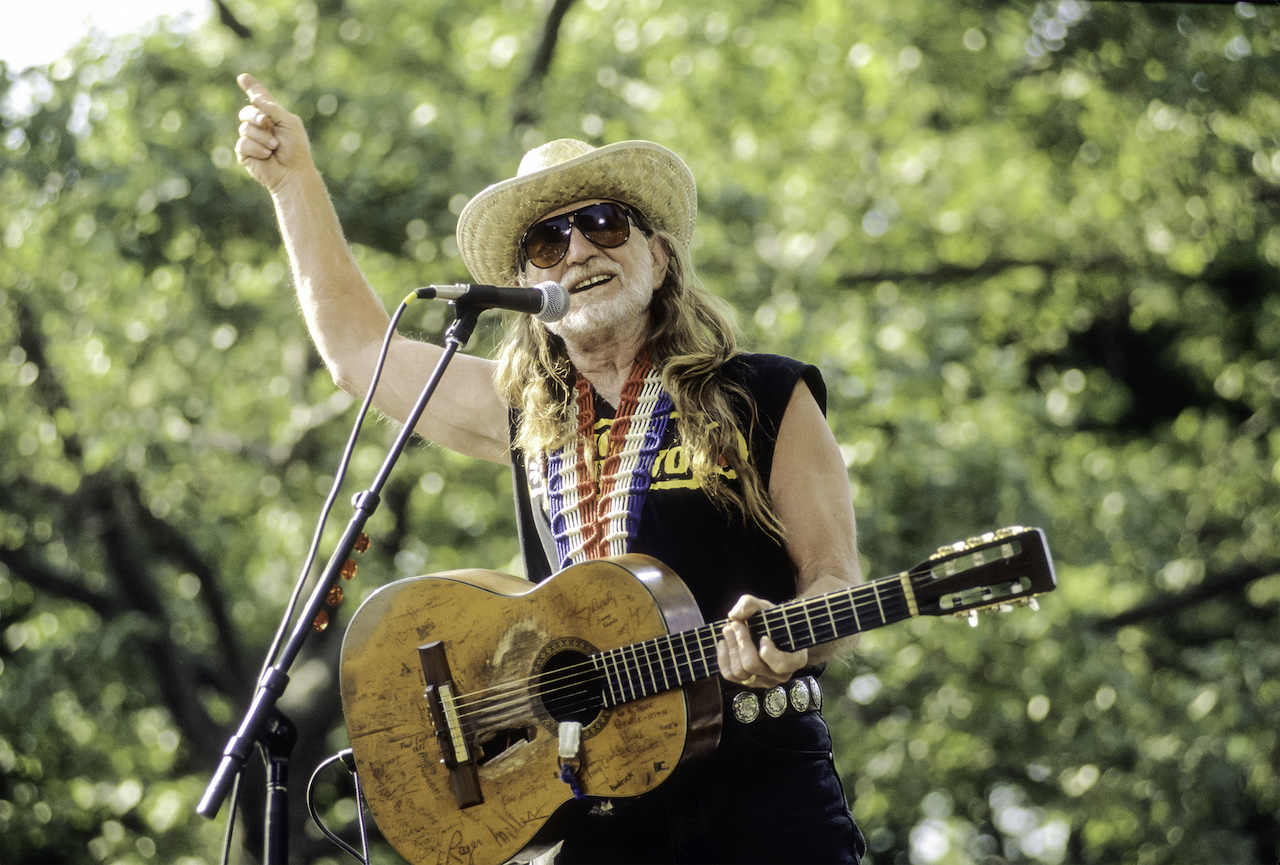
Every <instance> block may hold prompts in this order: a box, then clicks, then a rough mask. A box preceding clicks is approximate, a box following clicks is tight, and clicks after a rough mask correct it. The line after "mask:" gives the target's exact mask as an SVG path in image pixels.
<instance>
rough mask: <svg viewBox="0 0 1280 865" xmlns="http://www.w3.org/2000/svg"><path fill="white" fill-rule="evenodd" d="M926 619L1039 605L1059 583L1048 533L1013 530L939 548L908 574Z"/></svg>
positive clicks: (1018, 527)
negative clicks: (1036, 600)
mask: <svg viewBox="0 0 1280 865" xmlns="http://www.w3.org/2000/svg"><path fill="white" fill-rule="evenodd" d="M907 578H908V579H909V580H910V583H911V588H912V591H913V592H914V593H915V600H916V605H917V607H918V609H919V614H920V615H922V616H969V617H970V621H971V622H974V623H975V624H976V621H975V619H974V617H976V612H977V611H978V610H981V609H986V608H990V607H1002V606H1005V605H1014V604H1023V605H1031V604H1034V603H1035V597H1036V595H1042V594H1044V593H1045V592H1051V591H1053V589H1054V587H1055V586H1057V584H1058V581H1057V578H1056V577H1055V576H1054V573H1053V560H1052V559H1051V558H1050V556H1049V545H1048V543H1047V542H1046V541H1045V537H1044V532H1043V531H1041V530H1040V529H1029V528H1024V527H1022V526H1011V527H1009V528H1004V529H998V530H996V531H994V532H987V533H986V534H983V535H978V536H977V537H974V538H969V539H968V540H965V541H958V542H956V543H954V544H952V545H950V546H946V547H941V548H939V550H938V551H937V552H936V553H934V554H933V555H932V556H930V557H929V558H928V559H926V560H925V561H923V562H921V563H920V564H918V565H916V566H915V567H914V568H912V569H911V570H910V571H908V572H907Z"/></svg>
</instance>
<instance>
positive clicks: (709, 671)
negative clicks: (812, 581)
mask: <svg viewBox="0 0 1280 865" xmlns="http://www.w3.org/2000/svg"><path fill="white" fill-rule="evenodd" d="M979 553H981V551H974V552H973V553H971V554H970V556H969V557H967V559H960V560H956V561H953V562H950V563H949V565H948V567H950V568H955V567H956V565H957V563H958V562H962V561H966V560H967V561H969V564H967V565H960V566H959V567H958V570H960V571H964V570H969V569H970V568H972V567H974V566H980V565H981V564H983V562H982V561H981V559H980V558H977V554H979ZM975 558H977V560H976V561H974V559H975ZM1002 558H1005V559H1006V560H1007V559H1008V558H1010V556H1009V555H1007V554H1006V555H1005V556H1003V557H1002ZM940 565H941V563H940V562H939V563H935V565H934V566H935V567H937V566H940ZM903 577H905V578H906V580H907V582H909V583H910V584H911V587H912V591H913V592H914V590H915V589H916V588H917V587H919V586H920V585H921V584H924V583H927V582H929V581H931V580H933V579H935V578H936V577H937V574H936V572H935V570H934V569H932V568H931V569H929V570H926V571H923V572H914V573H905V574H899V575H897V576H894V577H888V578H885V579H882V580H876V581H874V582H872V583H869V584H867V585H865V586H861V587H858V588H855V589H853V590H851V591H849V592H832V593H829V594H827V595H822V596H819V597H817V598H813V599H809V600H807V601H804V602H802V603H799V604H787V605H783V606H781V607H774V608H771V609H769V610H765V611H763V612H762V615H761V620H762V621H761V626H760V628H759V629H753V633H754V632H755V631H756V630H763V631H764V633H765V634H766V635H768V636H770V637H771V638H772V639H773V640H774V642H775V643H778V642H779V639H778V636H775V632H779V635H780V632H781V631H783V630H785V633H786V636H787V643H786V645H788V646H794V645H795V644H796V641H795V637H794V628H795V627H799V628H801V629H802V631H801V632H802V633H803V632H804V630H807V631H808V634H809V637H810V639H811V640H812V644H817V643H822V642H826V641H828V640H831V639H835V638H837V637H839V636H841V635H842V634H841V632H842V631H843V629H844V626H847V625H848V624H850V622H852V624H853V625H854V628H853V629H852V630H851V631H849V632H848V633H847V634H844V635H845V636H848V635H851V634H853V633H858V632H861V631H864V630H870V629H871V628H876V627H881V626H883V625H887V624H890V623H891V622H895V621H901V620H902V619H907V618H911V617H912V616H913V615H918V613H913V612H912V610H911V608H910V605H909V604H908V602H907V594H906V592H905V590H903V589H902V588H901V586H900V584H899V581H900V580H902V579H903ZM881 586H884V587H885V588H886V590H887V591H888V596H887V597H882V596H881V592H880V588H881ZM836 596H840V597H839V598H838V599H837V598H836ZM833 599H834V600H833ZM820 605H824V606H825V609H826V616H825V617H823V616H821V615H820V616H819V624H821V625H824V626H825V627H823V628H822V629H821V631H819V629H815V627H814V621H813V617H812V615H811V612H810V611H811V609H813V608H815V607H818V606H820ZM860 610H861V611H862V612H863V613H864V614H866V615H867V617H868V618H869V619H871V620H872V622H873V624H872V625H871V626H870V628H868V627H864V626H863V624H862V620H863V616H862V615H859V611H860ZM876 613H878V619H879V621H878V622H877V621H875V619H876V618H877V617H876V616H875V615H873V614H876ZM726 623H727V620H720V621H719V622H714V623H712V624H710V625H704V626H703V627H701V628H697V629H695V630H693V631H690V632H686V633H685V634H664V635H660V636H659V637H655V638H653V639H651V640H647V641H642V642H640V643H636V644H634V645H631V646H624V647H619V648H615V649H609V650H606V651H603V652H598V653H596V654H595V655H593V656H591V657H590V658H588V659H587V660H585V661H584V662H582V663H580V664H576V665H571V666H569V667H566V668H564V669H563V670H561V671H559V674H558V675H557V676H555V677H553V678H550V679H546V680H544V681H543V682H542V685H543V688H542V690H541V691H540V692H539V693H538V694H534V693H533V689H532V688H530V687H529V685H530V683H531V682H533V681H534V678H533V677H529V678H526V679H524V680H516V681H513V682H507V683H500V684H498V685H495V686H492V687H490V688H487V689H482V690H480V691H476V692H472V693H469V694H465V695H462V696H460V698H459V705H460V706H466V707H469V708H467V709H465V710H463V711H462V712H461V715H460V717H461V718H462V719H463V720H465V721H478V720H479V719H481V718H482V717H484V716H485V715H492V714H495V713H500V712H504V711H511V710H513V709H518V708H521V707H526V706H529V705H531V704H532V703H533V702H534V700H535V699H538V698H542V699H546V698H548V697H557V696H559V695H560V694H561V693H564V692H568V691H571V690H572V689H574V688H579V689H581V688H580V686H581V685H582V684H584V679H583V677H584V676H591V677H595V676H601V677H603V679H604V682H605V684H606V685H607V686H608V687H610V688H611V689H612V688H615V687H616V689H617V691H618V696H620V697H621V698H622V699H620V700H617V701H615V702H626V701H628V700H634V699H637V698H639V697H644V696H648V695H649V693H658V692H660V691H664V690H668V689H669V688H671V687H673V686H672V685H671V684H670V678H671V677H669V676H668V675H667V673H668V669H670V671H671V672H672V673H673V674H674V678H675V682H676V685H675V686H676V687H678V686H680V685H683V684H687V682H688V681H693V680H696V679H698V678H702V677H704V676H711V675H714V674H715V673H717V672H719V666H718V662H717V661H716V659H715V657H714V654H715V653H714V648H715V644H716V634H717V633H718V632H719V630H720V629H721V628H722V627H723V626H724V625H725V624H726ZM793 626H794V627H793ZM819 633H821V634H822V636H819ZM687 634H694V635H696V644H695V645H696V648H697V649H698V651H699V653H700V658H699V657H697V656H695V655H693V654H691V653H690V651H689V646H688V643H689V639H688V637H687ZM677 638H678V639H679V640H680V644H681V652H678V651H677V649H676V646H675V641H676V639H677ZM708 640H709V641H710V648H711V651H710V652H708ZM779 645H780V647H781V644H779ZM650 646H652V647H653V654H656V656H657V665H656V669H657V670H659V671H661V673H662V677H663V686H662V687H657V679H656V677H654V678H653V683H654V685H655V687H654V689H653V690H652V691H651V692H650V691H649V690H648V689H646V688H645V681H644V676H645V674H646V673H648V674H649V675H650V676H652V675H653V672H654V670H655V664H654V662H653V659H652V657H651V652H650V648H649V647H650ZM664 646H665V648H666V650H667V651H666V652H665V653H664ZM627 650H630V652H631V658H630V659H628V658H627V657H626V652H627ZM642 651H643V656H644V657H643V658H641V657H640V655H641V652H642ZM599 659H605V664H606V666H608V665H609V662H610V661H612V662H613V665H614V666H615V667H616V669H615V670H613V671H612V675H611V672H610V671H609V670H608V669H605V670H601V669H600V668H599V666H598V665H597V663H596V662H597V660H599ZM696 660H700V661H701V664H702V667H703V675H702V676H699V675H698V672H697V669H696V665H695V663H694V662H695V661H696ZM669 662H670V664H671V666H670V668H668V663H669ZM682 668H688V671H689V672H691V673H693V676H692V678H691V679H689V680H687V681H682V674H681V670H682ZM637 677H638V678H639V685H640V687H639V688H636V684H637V682H636V678H637ZM566 683H567V684H566ZM628 691H630V693H628ZM485 694H489V695H490V696H487V697H485V696H480V695H485ZM582 697H583V698H581V699H580V701H579V702H578V703H573V704H569V705H565V706H560V707H558V708H560V709H563V710H565V711H566V712H569V713H573V712H578V711H582V710H585V709H588V708H603V705H604V703H603V701H601V699H600V696H599V695H596V694H594V693H593V694H591V695H582ZM597 704H599V705H597Z"/></svg>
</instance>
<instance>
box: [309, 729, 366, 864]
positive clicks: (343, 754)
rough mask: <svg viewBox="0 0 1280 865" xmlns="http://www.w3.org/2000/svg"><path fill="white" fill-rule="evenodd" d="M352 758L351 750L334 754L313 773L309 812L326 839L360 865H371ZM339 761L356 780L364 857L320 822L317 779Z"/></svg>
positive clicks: (310, 786)
mask: <svg viewBox="0 0 1280 865" xmlns="http://www.w3.org/2000/svg"><path fill="white" fill-rule="evenodd" d="M350 756H351V749H350V748H346V749H344V750H342V751H339V752H338V753H337V754H334V755H333V756H332V757H329V758H328V759H327V760H325V761H324V762H323V763H321V764H320V765H319V766H316V770H315V771H314V772H312V773H311V780H310V781H308V782H307V810H308V811H310V812H311V820H312V822H314V823H315V824H316V827H317V828H319V829H320V831H321V832H323V833H324V834H325V837H327V838H328V839H329V840H330V841H332V842H333V843H334V844H337V845H338V846H339V847H341V848H342V849H343V850H346V851H347V852H348V853H350V854H351V855H352V856H354V857H355V858H356V861H357V862H359V863H360V865H369V849H368V843H367V842H366V841H365V834H364V832H365V828H364V803H363V802H362V801H361V798H362V797H361V796H360V776H358V775H357V774H356V773H355V766H354V764H353V763H352V761H351V760H349V759H348V758H349V757H350ZM339 760H341V761H342V762H344V763H346V764H347V768H348V769H350V770H351V777H352V778H353V779H354V780H355V784H356V813H357V814H358V815H359V817H360V839H361V843H362V844H363V845H364V847H365V851H364V854H363V855H361V853H360V851H359V850H357V849H356V848H354V847H352V846H351V845H350V844H348V843H347V842H346V841H344V840H342V839H341V838H339V837H338V836H337V835H336V834H335V833H334V832H332V831H331V830H330V829H329V827H328V826H326V825H324V823H323V822H322V821H321V820H320V813H319V812H318V811H317V810H316V801H315V786H316V778H318V777H320V773H321V772H323V771H324V770H325V769H327V768H328V767H329V766H332V765H333V764H334V763H336V762H338V761H339Z"/></svg>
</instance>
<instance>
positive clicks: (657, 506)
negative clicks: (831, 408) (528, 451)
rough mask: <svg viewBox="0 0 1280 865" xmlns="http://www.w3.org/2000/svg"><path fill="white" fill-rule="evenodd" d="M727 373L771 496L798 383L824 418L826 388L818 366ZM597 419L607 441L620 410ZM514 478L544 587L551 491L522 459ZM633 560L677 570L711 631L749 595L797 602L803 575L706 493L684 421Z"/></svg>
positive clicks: (735, 363)
mask: <svg viewBox="0 0 1280 865" xmlns="http://www.w3.org/2000/svg"><path fill="white" fill-rule="evenodd" d="M722 374H723V375H725V376H726V377H728V378H729V379H730V380H732V381H735V382H737V383H739V384H741V385H743V387H744V388H745V389H746V391H747V392H748V393H749V394H751V399H752V401H753V402H754V411H753V410H752V407H751V406H749V405H735V407H734V411H735V414H736V415H737V420H738V424H739V428H740V429H741V430H742V432H743V434H744V435H745V436H746V438H747V446H748V453H749V454H750V459H751V461H752V464H753V465H754V466H755V468H756V471H757V472H759V474H760V480H761V482H762V483H763V485H764V488H765V489H766V490H767V489H768V486H769V477H770V474H771V472H772V469H773V455H774V448H775V445H776V443H777V439H778V428H779V427H780V425H781V424H782V416H783V414H784V413H785V411H786V408H787V404H788V403H789V402H790V400H791V395H792V393H793V392H794V391H795V387H796V383H797V382H798V381H799V380H800V379H801V378H803V379H804V381H805V384H807V385H808V387H809V390H810V392H811V393H812V394H813V397H814V399H815V400H817V402H818V405H819V407H821V408H822V410H823V411H824V412H825V411H826V385H825V384H824V383H823V381H822V375H821V373H819V372H818V370H817V368H816V367H813V366H809V365H806V364H803V363H800V362H799V361H795V360H791V359H789V358H785V357H779V356H777V355H766V354H743V355H738V356H737V357H735V358H733V359H732V360H730V361H729V362H728V363H727V364H726V365H725V367H724V369H723V371H722ZM595 410H596V419H597V420H596V429H595V432H596V434H597V437H598V436H599V435H600V434H602V433H604V434H607V432H608V429H609V427H610V426H611V425H612V423H613V417H614V407H613V406H610V405H609V404H608V403H607V402H605V401H604V400H603V399H601V398H600V396H599V395H598V394H597V395H596V399H595ZM514 427H515V424H514V418H513V424H512V428H513V430H514ZM512 471H513V473H514V481H515V483H514V487H515V497H516V513H517V517H518V521H519V529H520V546H521V551H522V553H523V556H524V563H525V573H526V574H527V575H528V577H529V579H531V580H534V581H539V582H540V581H542V580H543V579H545V578H546V577H548V576H550V575H551V574H552V573H553V571H554V570H555V565H554V564H553V562H554V560H555V544H554V542H553V541H552V537H551V530H550V517H549V511H548V501H547V493H546V488H545V486H544V485H543V483H542V482H541V481H540V480H535V486H534V488H532V489H531V488H530V483H529V472H528V471H527V470H526V464H525V459H524V455H523V454H522V453H520V452H519V451H513V460H512ZM722 471H724V472H728V473H727V474H725V475H724V478H725V480H726V481H727V482H728V483H729V484H730V485H731V487H732V488H734V489H735V490H737V491H739V492H741V481H740V480H738V479H737V477H736V474H734V473H733V472H731V471H729V470H728V469H723V470H722ZM535 478H536V473H535ZM628 552H633V553H644V554H646V555H650V556H653V557H654V558H656V559H658V560H659V561H661V562H662V563H664V564H665V565H667V567H669V568H671V569H672V570H673V571H675V572H676V574H678V575H679V576H680V578H681V579H682V580H683V581H684V582H685V584H686V585H688V587H689V589H690V591H692V592H693V596H694V599H695V600H696V601H697V603H698V607H699V609H700V610H701V611H702V615H703V618H704V620H705V621H708V622H712V621H716V620H719V619H722V618H724V617H725V616H726V614H727V613H728V612H729V609H730V608H731V607H732V606H733V605H734V604H735V603H736V602H737V600H738V598H739V597H741V596H742V595H744V594H752V595H756V596H757V597H761V598H765V599H767V600H770V601H774V602H781V601H785V600H788V599H790V598H793V597H795V594H796V583H795V567H794V565H793V564H792V562H791V559H790V557H789V556H788V555H787V550H786V547H785V546H784V545H783V544H782V542H781V541H779V540H778V539H777V538H776V537H774V536H772V535H770V534H769V533H768V532H766V531H764V530H763V529H761V528H760V527H759V526H757V525H755V524H754V523H753V522H751V521H750V520H749V519H748V518H747V517H745V516H744V515H743V514H741V513H730V512H729V511H728V510H726V509H725V508H724V507H722V506H718V505H717V504H716V503H715V502H713V501H712V500H711V498H710V497H709V496H708V495H707V494H706V492H705V491H704V490H702V489H701V488H699V487H698V486H697V482H696V481H695V480H694V477H693V473H692V471H691V470H690V468H689V460H688V458H687V455H686V453H685V451H684V449H683V447H682V445H681V443H680V441H679V434H678V433H677V424H676V423H675V418H674V416H673V417H672V419H671V422H670V423H668V424H667V430H666V435H665V437H664V439H663V441H662V444H661V445H660V448H659V452H658V455H657V459H656V460H655V461H654V468H653V472H652V480H651V483H650V487H649V490H648V493H647V494H646V495H645V498H644V505H643V508H642V509H641V511H640V519H639V523H638V525H637V527H636V536H635V539H634V540H633V541H632V543H631V546H630V548H629V550H628Z"/></svg>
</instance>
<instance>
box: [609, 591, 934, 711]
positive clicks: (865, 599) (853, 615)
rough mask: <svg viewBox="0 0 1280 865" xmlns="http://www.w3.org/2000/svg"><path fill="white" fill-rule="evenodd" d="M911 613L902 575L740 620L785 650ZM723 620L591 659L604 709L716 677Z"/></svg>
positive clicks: (911, 602)
mask: <svg viewBox="0 0 1280 865" xmlns="http://www.w3.org/2000/svg"><path fill="white" fill-rule="evenodd" d="M917 614H918V611H917V609H916V603H915V596H914V594H913V592H912V590H911V584H910V582H909V580H908V578H907V575H906V574H901V575H898V576H894V577H886V578H884V579H881V580H876V581H875V582H872V583H867V584H865V585H861V586H855V587H854V588H852V589H848V590H846V591H840V592H832V593H830V594H826V595H820V596H818V597H815V598H804V599H799V600H795V601H790V602H788V603H785V604H781V605H779V606H777V607H773V608H771V609H768V610H762V611H760V612H758V613H756V614H755V615H753V616H752V617H751V618H750V619H748V620H747V627H748V629H749V630H750V631H751V634H752V637H753V638H754V639H755V640H756V642H759V640H760V639H761V638H762V637H765V636H767V637H769V638H770V639H771V640H773V642H774V644H775V645H776V646H777V647H778V648H780V649H782V650H783V651H787V652H795V651H799V650H800V649H807V648H809V647H811V646H817V645H820V644H822V643H829V642H832V641H833V640H839V639H841V638H842V637H850V636H853V635H854V634H858V633H861V632H863V631H869V630H872V629H873V628H880V627H883V626H885V625H888V624H891V623H893V622H900V621H902V620H903V619H909V618H911V617H913V616H915V615H917ZM726 623H727V620H721V621H719V622H712V623H711V624H709V625H703V626H702V627H700V628H695V629H693V630H690V631H682V632H680V633H677V634H665V635H663V636H661V637H655V638H653V639H652V640H646V641H644V642H641V643H632V644H631V645H628V646H620V647H619V648H616V649H610V650H608V651H604V652H599V653H597V654H595V655H593V656H592V663H593V664H594V665H595V667H596V668H597V669H598V670H599V671H600V672H601V673H602V674H603V676H604V678H605V702H606V704H607V705H617V704H619V703H626V702H630V701H631V700H637V699H640V698H641V697H647V696H649V695H650V694H656V693H658V692H660V691H665V690H668V689H670V688H678V687H681V686H683V685H687V684H689V683H691V682H695V681H698V680H699V679H705V678H708V677H710V676H715V675H718V674H719V672H720V665H719V663H718V662H717V660H716V641H717V639H719V636H720V632H721V630H722V629H723V628H724V626H725V624H726Z"/></svg>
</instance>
